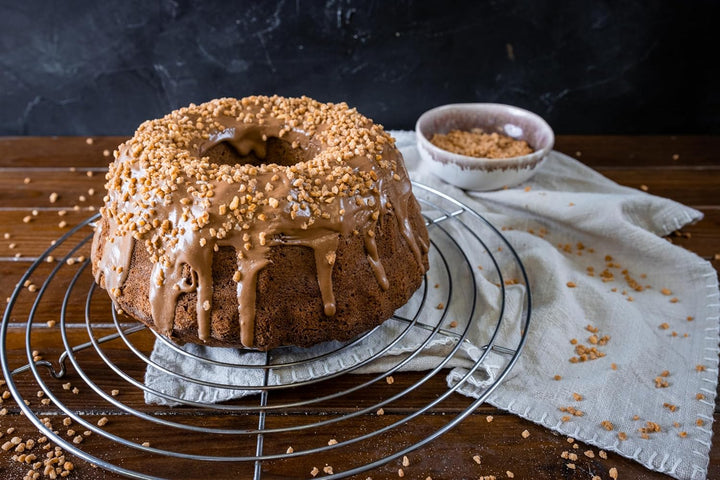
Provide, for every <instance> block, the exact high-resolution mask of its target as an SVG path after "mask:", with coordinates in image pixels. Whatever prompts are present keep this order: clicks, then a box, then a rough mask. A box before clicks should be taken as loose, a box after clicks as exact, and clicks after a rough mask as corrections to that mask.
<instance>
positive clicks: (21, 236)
mask: <svg viewBox="0 0 720 480" xmlns="http://www.w3.org/2000/svg"><path fill="white" fill-rule="evenodd" d="M65 212H66V213H65V214H64V215H58V211H55V210H41V211H40V210H39V211H38V212H37V215H36V216H33V215H32V212H31V210H30V209H27V210H0V258H3V257H4V258H5V259H13V258H14V257H15V256H16V255H18V254H19V255H20V257H21V258H33V259H34V258H36V257H38V256H40V255H41V254H43V253H45V251H46V250H47V249H48V248H49V247H50V246H52V243H53V242H54V241H57V240H58V239H59V238H60V237H61V236H62V235H64V234H66V233H67V232H69V231H70V230H71V229H72V228H73V227H74V226H76V225H78V224H80V223H82V222H83V221H85V220H87V219H88V218H90V217H92V216H94V215H95V214H96V213H97V212H96V211H92V210H88V209H82V210H72V209H70V210H65ZM25 217H30V219H29V221H27V222H24V221H23V218H25ZM60 222H65V224H62V225H63V226H61V223H60ZM3 230H4V231H3ZM92 232H93V230H92V228H91V227H90V226H88V227H85V228H84V229H83V231H82V232H79V233H77V234H75V235H74V236H73V237H72V239H68V240H67V241H65V242H63V246H62V247H59V246H58V247H57V248H55V249H54V251H53V252H52V255H53V257H54V258H56V259H59V258H61V257H62V256H63V255H64V254H66V253H67V252H68V251H69V250H70V249H71V248H72V247H74V246H75V245H76V244H77V243H78V242H80V241H81V240H82V239H83V238H85V237H86V236H87V235H88V234H91V233H92ZM5 233H7V234H9V238H7V239H6V238H4V234H5ZM89 254H90V244H89V243H88V245H87V246H86V247H84V248H83V250H82V252H79V253H78V255H85V256H86V257H87V256H88V255H89Z"/></svg>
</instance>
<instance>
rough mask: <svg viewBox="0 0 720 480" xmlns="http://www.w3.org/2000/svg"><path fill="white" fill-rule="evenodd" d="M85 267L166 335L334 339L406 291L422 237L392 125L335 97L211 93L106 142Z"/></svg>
mask: <svg viewBox="0 0 720 480" xmlns="http://www.w3.org/2000/svg"><path fill="white" fill-rule="evenodd" d="M106 178H107V184H106V187H107V189H108V194H107V196H106V197H105V205H104V207H103V208H102V209H101V214H102V217H101V219H100V220H99V221H98V223H97V226H96V232H95V238H94V241H93V253H92V261H93V272H94V275H95V277H96V280H97V282H98V283H99V284H100V285H101V286H102V287H104V288H105V289H106V290H107V291H108V293H109V295H110V297H111V298H112V299H113V301H114V302H115V303H116V304H117V305H118V307H119V308H121V309H122V310H124V311H125V312H127V313H128V314H130V315H131V316H133V317H135V318H137V319H138V320H140V321H142V322H144V323H145V324H147V325H148V326H150V327H151V328H154V329H155V330H157V331H158V332H160V333H162V334H164V335H167V336H169V337H171V338H173V339H175V340H176V341H179V342H194V343H205V344H207V345H217V346H245V347H251V348H255V349H260V350H267V349H269V348H273V347H276V346H280V345H300V346H308V345H312V344H315V343H318V342H321V341H326V340H331V339H337V340H347V339H349V338H352V337H353V336H355V335H357V334H359V333H361V332H363V331H365V330H367V329H369V328H372V327H374V326H376V325H379V324H380V323H382V322H383V321H384V320H386V319H387V318H389V317H390V316H391V315H392V314H393V312H394V311H395V310H396V309H397V308H399V307H400V306H402V305H403V304H404V303H405V302H407V300H408V299H409V298H410V296H411V295H412V293H413V292H414V291H415V290H416V289H417V288H418V287H419V285H420V284H421V283H422V278H423V275H424V273H425V271H426V270H427V268H428V260H427V251H428V236H427V231H426V228H425V224H424V221H423V218H422V216H421V215H420V208H419V206H418V204H417V201H416V200H415V197H414V196H413V194H412V191H411V184H410V181H409V180H408V177H407V172H406V170H405V167H404V164H403V161H402V156H401V155H400V153H399V152H398V150H397V149H396V148H395V146H394V140H393V138H392V137H390V136H389V135H388V134H387V133H385V131H384V130H383V129H382V127H381V126H379V125H375V124H373V123H372V121H370V120H369V119H367V118H366V117H364V116H363V115H361V114H359V113H358V112H357V111H356V110H355V109H350V108H348V106H347V105H346V104H344V103H340V104H323V103H319V102H316V101H314V100H312V99H309V98H306V97H303V98H283V97H278V96H273V97H248V98H243V99H242V100H237V99H232V98H223V99H219V100H213V101H211V102H208V103H204V104H202V105H197V106H196V105H190V106H189V107H186V108H182V109H180V110H176V111H174V112H172V113H170V114H169V115H167V116H165V117H164V118H161V119H158V120H152V121H147V122H145V123H143V124H142V125H141V126H140V127H139V128H138V130H137V132H136V134H135V136H134V137H133V138H132V139H130V140H129V141H127V142H125V143H124V144H122V145H120V146H119V147H118V150H117V151H116V152H115V161H114V162H113V163H112V164H111V165H110V170H109V172H108V174H107V177H106Z"/></svg>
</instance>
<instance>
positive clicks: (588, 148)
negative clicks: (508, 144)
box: [555, 135, 720, 169]
mask: <svg viewBox="0 0 720 480" xmlns="http://www.w3.org/2000/svg"><path fill="white" fill-rule="evenodd" d="M555 149H556V150H558V151H560V152H563V153H565V154H567V155H570V156H571V157H575V158H577V159H578V160H580V161H581V162H583V163H585V164H586V165H589V166H591V167H593V168H599V167H633V166H643V167H644V168H650V169H654V168H660V169H663V168H687V167H705V168H720V136H709V135H558V136H557V137H556V139H555ZM578 152H580V155H577V153H578ZM674 155H677V156H678V157H677V159H675V158H673V156H674Z"/></svg>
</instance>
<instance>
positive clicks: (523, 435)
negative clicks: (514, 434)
mask: <svg viewBox="0 0 720 480" xmlns="http://www.w3.org/2000/svg"><path fill="white" fill-rule="evenodd" d="M520 435H521V436H522V438H528V437H529V436H530V432H528V431H527V430H523V431H522V433H521V434H520Z"/></svg>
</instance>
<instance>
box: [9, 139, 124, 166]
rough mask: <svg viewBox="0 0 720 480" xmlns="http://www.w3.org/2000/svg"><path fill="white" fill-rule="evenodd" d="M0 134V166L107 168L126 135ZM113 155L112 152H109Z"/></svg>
mask: <svg viewBox="0 0 720 480" xmlns="http://www.w3.org/2000/svg"><path fill="white" fill-rule="evenodd" d="M87 138H88V137H0V168H31V169H35V168H55V169H57V168H63V169H65V168H71V167H73V168H77V169H87V168H99V167H100V168H106V167H107V164H108V163H109V162H110V160H112V156H109V157H106V156H104V155H103V152H104V151H105V150H109V151H110V152H112V151H113V150H114V149H115V148H116V147H117V146H118V145H119V144H120V143H122V142H124V141H125V140H127V138H128V137H92V138H93V143H92V144H88V143H87ZM111 155H112V154H111Z"/></svg>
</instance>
